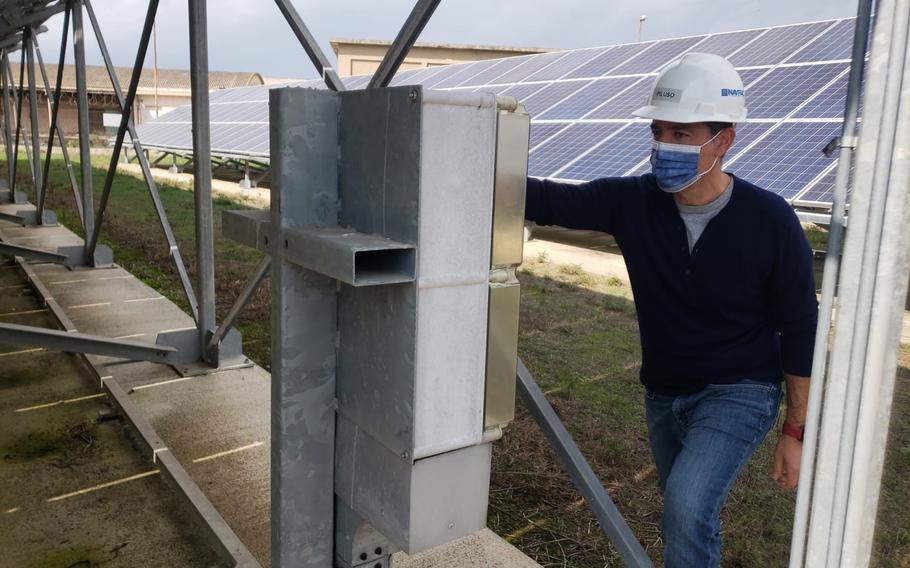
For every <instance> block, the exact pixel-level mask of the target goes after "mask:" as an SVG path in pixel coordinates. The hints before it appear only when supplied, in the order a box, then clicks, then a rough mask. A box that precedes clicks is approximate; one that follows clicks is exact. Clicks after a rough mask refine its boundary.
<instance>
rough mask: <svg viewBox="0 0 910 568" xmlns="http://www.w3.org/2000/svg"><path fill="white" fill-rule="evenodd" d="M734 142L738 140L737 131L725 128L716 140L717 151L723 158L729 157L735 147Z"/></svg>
mask: <svg viewBox="0 0 910 568" xmlns="http://www.w3.org/2000/svg"><path fill="white" fill-rule="evenodd" d="M734 140H736V129H735V128H733V127H732V126H731V127H729V128H724V129H723V130H721V131H720V132H719V133H718V134H717V138H715V139H714V143H715V145H716V146H717V151H718V153H719V154H720V157H721V158H723V157H724V156H726V155H727V152H728V151H729V150H730V147H731V146H733V141H734Z"/></svg>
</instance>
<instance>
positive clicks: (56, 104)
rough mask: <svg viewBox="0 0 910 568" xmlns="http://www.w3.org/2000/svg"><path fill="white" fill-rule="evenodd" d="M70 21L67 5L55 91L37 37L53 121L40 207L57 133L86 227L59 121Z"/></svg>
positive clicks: (67, 172)
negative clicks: (48, 77) (52, 88)
mask: <svg viewBox="0 0 910 568" xmlns="http://www.w3.org/2000/svg"><path fill="white" fill-rule="evenodd" d="M69 22H70V7H69V6H67V7H66V12H65V13H64V16H63V39H62V40H61V42H60V61H59V63H58V64H57V82H56V88H55V90H54V91H51V85H50V82H49V81H48V80H47V69H45V68H44V59H43V58H42V57H41V47H40V46H39V44H38V38H37V37H35V55H36V56H37V58H38V69H39V70H40V71H41V79H42V81H43V82H44V92H45V93H46V94H47V99H48V101H49V104H50V105H51V123H50V128H48V136H47V152H46V153H45V156H44V176H43V178H42V179H43V180H44V185H43V187H42V188H41V196H42V200H43V201H42V203H41V204H40V209H41V210H44V201H45V200H47V177H48V174H49V173H50V167H51V153H52V151H53V148H54V134H56V135H57V139H58V140H59V141H60V152H61V153H62V154H63V163H64V164H65V165H66V174H67V177H69V180H70V186H71V187H72V188H73V197H74V198H75V202H76V209H77V210H78V211H79V222H80V223H83V227H84V226H85V216H84V215H83V213H82V210H83V205H82V200H81V199H80V198H79V182H78V181H76V173H75V172H74V171H73V163H72V161H71V160H70V151H69V148H67V147H66V135H65V134H64V132H63V127H62V126H60V123H59V122H58V121H57V115H58V111H59V110H60V96H61V92H62V89H61V86H62V83H63V66H64V63H65V62H66V38H67V35H68V34H69ZM51 101H52V102H51Z"/></svg>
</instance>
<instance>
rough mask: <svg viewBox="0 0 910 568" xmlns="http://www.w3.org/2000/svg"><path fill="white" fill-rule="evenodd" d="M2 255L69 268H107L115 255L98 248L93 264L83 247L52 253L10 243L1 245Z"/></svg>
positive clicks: (102, 247)
mask: <svg viewBox="0 0 910 568" xmlns="http://www.w3.org/2000/svg"><path fill="white" fill-rule="evenodd" d="M0 215H2V214H0ZM0 218H2V217H0ZM0 255H7V256H21V257H22V258H26V259H28V260H33V261H37V262H52V263H54V264H62V265H63V266H66V267H68V268H76V267H81V266H92V267H94V268H107V267H111V266H113V265H114V253H113V251H112V250H111V249H110V247H107V246H105V245H99V246H98V248H97V249H95V254H94V255H93V257H92V262H87V261H86V257H85V249H84V248H83V247H81V246H67V247H57V250H56V251H50V250H44V249H37V248H32V247H26V246H22V245H14V244H10V243H0Z"/></svg>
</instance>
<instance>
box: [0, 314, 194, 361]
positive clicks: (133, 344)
mask: <svg viewBox="0 0 910 568" xmlns="http://www.w3.org/2000/svg"><path fill="white" fill-rule="evenodd" d="M0 343H8V344H11V345H21V346H23V347H43V348H45V349H50V350H51V351H68V352H70V353H91V354H93V355H102V356H105V357H116V358H118V359H129V360H131V361H149V362H152V363H164V364H173V363H175V362H176V361H177V359H179V357H177V356H178V354H179V352H178V351H177V349H175V348H174V347H169V346H166V345H153V344H148V343H140V342H138V341H125V340H121V339H110V338H108V337H101V336H98V335H88V334H85V333H75V332H66V331H60V330H59V329H45V328H40V327H31V326H27V325H17V324H12V323H0Z"/></svg>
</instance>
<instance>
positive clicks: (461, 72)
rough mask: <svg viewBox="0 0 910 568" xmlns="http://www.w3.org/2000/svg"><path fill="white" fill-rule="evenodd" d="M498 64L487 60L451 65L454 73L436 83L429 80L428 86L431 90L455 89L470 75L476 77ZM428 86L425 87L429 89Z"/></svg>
mask: <svg viewBox="0 0 910 568" xmlns="http://www.w3.org/2000/svg"><path fill="white" fill-rule="evenodd" d="M498 62H499V60H498V59H487V60H485V61H475V62H474V63H467V64H465V65H453V66H452V69H453V70H454V71H455V72H454V73H450V74H449V75H448V76H446V77H444V78H443V79H441V80H438V81H434V80H433V79H431V80H430V84H432V88H434V89H449V88H452V87H457V86H458V84H459V83H461V82H462V81H464V80H465V79H469V78H470V77H471V76H472V75H476V74H478V73H480V72H481V71H483V70H484V69H487V68H489V67H491V66H493V65H495V64H496V63H498ZM458 67H462V69H458ZM430 84H427V86H428V87H429V86H430Z"/></svg>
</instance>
